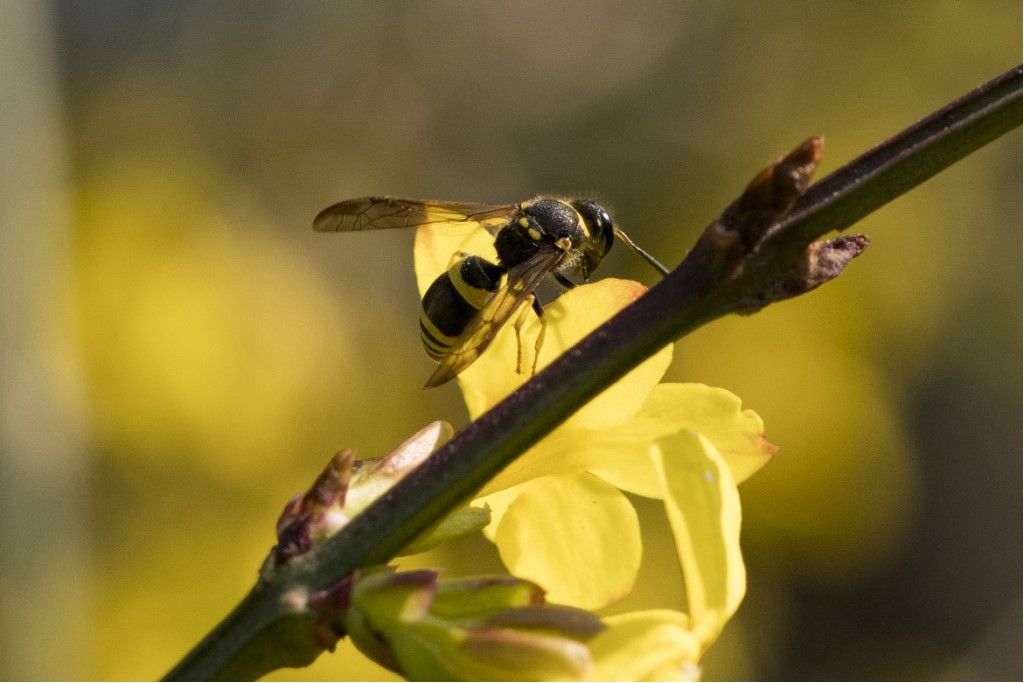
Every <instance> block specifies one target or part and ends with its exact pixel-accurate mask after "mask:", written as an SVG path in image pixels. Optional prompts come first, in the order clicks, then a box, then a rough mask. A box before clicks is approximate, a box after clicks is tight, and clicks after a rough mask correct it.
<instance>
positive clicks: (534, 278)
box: [313, 196, 668, 387]
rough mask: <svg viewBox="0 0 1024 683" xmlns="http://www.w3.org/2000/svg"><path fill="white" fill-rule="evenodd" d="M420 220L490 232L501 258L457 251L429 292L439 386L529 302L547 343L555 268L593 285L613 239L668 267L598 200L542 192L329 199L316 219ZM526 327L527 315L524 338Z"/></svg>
mask: <svg viewBox="0 0 1024 683" xmlns="http://www.w3.org/2000/svg"><path fill="white" fill-rule="evenodd" d="M421 226H434V227H440V226H461V227H463V228H465V229H466V230H479V229H483V230H487V231H488V232H489V233H490V234H491V235H492V236H493V237H494V249H495V251H496V252H497V254H498V259H497V262H493V261H490V260H488V259H486V258H484V257H483V256H478V255H474V254H465V253H462V252H459V253H457V254H454V255H453V257H452V262H451V264H450V266H449V267H448V269H447V270H446V271H444V272H443V273H441V274H440V275H439V276H438V277H437V279H436V280H434V282H433V283H432V284H431V285H430V287H429V288H428V289H427V291H426V293H425V294H424V295H423V301H422V305H421V309H420V337H421V339H422V341H423V347H424V348H425V349H426V351H427V354H428V355H429V356H430V357H431V358H433V359H434V360H436V361H437V362H438V366H437V369H436V370H435V371H434V373H433V374H432V375H431V376H430V378H429V379H428V380H427V384H426V386H427V387H436V386H440V385H441V384H444V383H445V382H447V381H449V380H451V379H452V378H454V377H455V376H456V375H458V374H459V373H460V372H462V371H463V370H465V369H466V367H468V366H469V365H470V364H471V363H472V362H473V361H475V360H476V359H477V358H479V357H480V354H482V353H483V352H484V350H485V349H487V347H488V346H489V345H490V343H491V342H492V341H493V340H494V337H495V335H496V334H497V333H498V331H499V330H500V329H501V328H502V326H503V325H505V323H507V322H508V321H509V320H510V319H511V318H512V316H513V315H515V313H516V312H517V311H519V310H520V309H521V308H522V312H523V313H525V312H526V310H528V309H527V308H523V307H524V305H526V304H527V303H528V304H529V307H530V308H532V309H533V310H534V312H535V313H536V314H537V316H538V317H540V320H541V323H542V325H541V330H540V332H539V334H538V338H537V341H536V348H537V349H540V347H541V344H542V342H543V334H544V326H543V323H544V318H543V307H542V306H541V304H540V303H539V302H538V301H537V297H536V296H534V290H535V289H536V288H537V286H538V285H539V284H540V283H541V281H542V280H543V279H544V278H545V277H546V276H548V275H551V276H552V277H553V278H554V279H555V280H556V281H557V282H558V283H559V284H560V285H562V286H563V287H565V288H567V289H572V288H573V287H575V286H576V284H577V283H576V282H574V281H573V279H572V278H578V279H581V280H583V281H584V282H586V281H587V280H589V279H590V275H591V273H593V272H594V269H596V268H597V266H598V264H600V263H601V260H602V259H603V258H604V257H605V255H607V254H608V251H609V250H610V249H611V247H612V243H613V241H614V238H615V237H618V238H619V239H621V240H622V241H623V242H625V243H626V244H627V245H629V246H630V247H631V248H632V249H633V250H634V251H636V252H637V253H638V254H639V255H640V256H641V257H643V258H644V259H645V260H646V261H647V262H648V263H650V264H651V265H652V266H653V267H654V268H656V269H657V270H658V271H659V272H660V273H661V274H662V275H666V274H667V273H668V271H667V270H666V268H665V267H664V266H663V265H661V264H660V263H659V262H658V261H657V260H656V259H655V258H654V257H653V256H651V255H650V254H648V253H647V252H646V251H644V250H643V249H641V248H640V247H639V246H638V245H637V244H636V243H635V242H633V240H632V239H630V238H629V237H628V236H627V235H626V234H625V233H624V232H622V230H620V229H619V228H618V227H616V225H615V224H614V223H613V222H612V219H611V216H609V215H608V212H607V211H606V210H605V209H604V207H602V206H601V205H600V204H599V203H597V202H596V201H594V200H591V199H563V198H556V197H544V196H541V197H535V198H533V199H530V200H527V201H525V202H521V203H519V204H473V203H462V202H435V201H424V200H419V199H400V198H395V197H361V198H359V199H347V200H345V201H342V202H338V203H337V204H334V205H332V206H329V207H327V208H326V209H324V210H323V211H321V212H320V213H319V214H318V215H317V217H316V219H314V221H313V229H314V230H316V231H318V232H355V231H361V230H385V229H393V228H415V227H421ZM521 324H522V317H521V316H520V320H519V321H517V323H516V334H517V337H518V334H519V328H520V326H521ZM520 341H521V340H520ZM534 366H536V354H535V355H534ZM517 370H518V368H517Z"/></svg>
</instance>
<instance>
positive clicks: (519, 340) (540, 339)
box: [513, 294, 547, 377]
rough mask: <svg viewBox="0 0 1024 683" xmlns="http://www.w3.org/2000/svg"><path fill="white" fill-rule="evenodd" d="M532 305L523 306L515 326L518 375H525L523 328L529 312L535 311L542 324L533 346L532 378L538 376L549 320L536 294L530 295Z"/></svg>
mask: <svg viewBox="0 0 1024 683" xmlns="http://www.w3.org/2000/svg"><path fill="white" fill-rule="evenodd" d="M529 298H530V305H529V306H523V310H522V312H520V313H519V316H518V317H517V318H516V322H515V325H514V326H513V327H514V328H515V331H516V374H518V375H521V374H523V336H522V331H523V327H524V326H525V325H526V322H527V320H529V315H528V313H527V312H528V311H529V310H530V309H533V312H534V313H536V314H537V319H538V321H539V322H540V331H539V332H538V333H537V339H536V340H535V341H534V344H533V364H532V366H531V367H530V376H531V377H532V376H533V375H536V374H537V359H538V358H539V357H540V349H541V346H543V344H544V333H545V331H546V330H547V319H546V318H545V317H544V307H543V306H541V305H540V302H539V301H537V297H536V295H534V294H531V295H530V297H529Z"/></svg>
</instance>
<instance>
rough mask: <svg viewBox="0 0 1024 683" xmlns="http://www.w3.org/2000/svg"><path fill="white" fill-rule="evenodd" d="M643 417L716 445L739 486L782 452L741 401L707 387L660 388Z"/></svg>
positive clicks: (684, 385)
mask: <svg viewBox="0 0 1024 683" xmlns="http://www.w3.org/2000/svg"><path fill="white" fill-rule="evenodd" d="M643 416H644V417H645V418H647V419H652V420H660V421H661V422H663V423H671V424H675V425H678V426H677V429H690V430H693V431H695V432H697V433H698V434H700V435H701V436H703V437H705V438H706V439H707V440H708V441H710V442H711V443H713V444H714V445H715V449H716V450H717V451H718V453H719V455H721V456H722V457H723V458H724V459H725V462H726V463H727V464H728V465H729V471H730V472H731V473H732V477H733V479H735V480H736V483H737V484H739V483H742V482H744V481H746V480H747V479H748V478H749V477H750V475H752V474H754V473H755V472H757V471H758V470H759V469H761V468H762V467H764V466H765V464H766V463H767V462H768V461H769V460H770V459H771V457H772V456H773V455H775V453H776V452H777V451H778V450H779V448H778V446H776V445H775V444H773V443H771V442H770V441H768V439H766V438H765V436H764V422H763V421H762V420H761V417H760V416H759V415H758V414H757V413H755V412H754V411H753V410H749V409H747V410H743V408H742V402H741V401H740V397H739V396H737V395H736V394H734V393H732V392H731V391H727V390H725V389H719V388H717V387H709V386H707V385H706V384H660V385H658V386H657V387H655V388H654V391H652V392H651V394H650V396H649V397H648V400H647V403H646V404H644V407H643Z"/></svg>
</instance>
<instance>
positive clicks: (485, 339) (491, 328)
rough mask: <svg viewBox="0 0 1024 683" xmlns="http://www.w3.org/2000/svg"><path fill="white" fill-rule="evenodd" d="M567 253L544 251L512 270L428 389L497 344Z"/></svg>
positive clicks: (458, 340) (429, 383)
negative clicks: (502, 331)
mask: <svg viewBox="0 0 1024 683" xmlns="http://www.w3.org/2000/svg"><path fill="white" fill-rule="evenodd" d="M564 253H565V252H562V251H559V250H557V249H554V248H547V249H542V250H541V251H539V252H538V253H537V254H536V255H534V256H532V257H531V258H530V259H528V260H527V261H524V262H523V263H520V264H519V265H517V266H514V267H513V268H510V269H509V272H508V280H507V281H506V283H505V286H504V287H503V288H502V289H500V290H499V291H498V293H497V294H495V295H494V296H493V297H491V299H490V300H489V301H488V302H487V303H486V304H485V305H484V307H483V308H482V309H480V311H479V312H478V313H477V315H476V317H475V318H474V319H473V321H472V322H471V323H470V324H469V325H468V326H467V327H466V330H465V332H463V333H462V336H460V337H459V338H458V339H456V340H455V343H454V344H452V348H451V349H450V350H449V351H448V353H447V354H445V356H444V357H443V358H441V362H440V365H438V366H437V369H436V370H435V371H434V374H432V375H431V376H430V379H428V380H427V386H428V387H436V386H440V385H442V384H444V383H445V382H447V381H449V380H451V379H452V378H453V377H455V376H456V375H458V374H459V373H460V372H462V371H463V370H465V369H466V367H467V366H469V364H470V363H472V362H473V361H475V360H476V359H477V358H479V357H480V354H482V353H483V352H484V350H485V349H486V348H487V347H488V346H490V344H491V342H492V341H494V336H495V335H496V334H497V333H498V330H500V329H501V327H502V326H503V325H504V324H505V323H506V322H508V320H509V319H510V318H511V317H512V316H513V315H515V313H516V311H518V310H519V307H520V306H522V305H523V303H524V302H525V301H526V299H527V297H529V296H530V294H532V293H533V290H535V289H536V288H537V285H539V284H540V281H541V280H543V279H544V276H545V275H547V274H548V273H550V272H551V271H552V270H554V268H555V266H556V265H558V261H559V260H560V259H561V258H562V256H563V255H564Z"/></svg>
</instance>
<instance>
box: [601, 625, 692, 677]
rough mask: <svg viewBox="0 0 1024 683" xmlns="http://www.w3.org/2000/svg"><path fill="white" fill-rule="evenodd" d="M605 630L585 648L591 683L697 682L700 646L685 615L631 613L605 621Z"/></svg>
mask: <svg viewBox="0 0 1024 683" xmlns="http://www.w3.org/2000/svg"><path fill="white" fill-rule="evenodd" d="M604 622H605V624H606V625H607V626H608V628H607V629H606V630H604V631H602V632H601V633H599V634H598V635H597V636H596V637H595V638H594V639H593V640H591V641H590V642H589V643H588V645H589V646H590V653H591V656H592V657H593V658H594V668H593V669H592V670H591V674H590V678H591V680H597V681H653V680H676V681H678V680H696V678H697V677H698V676H699V674H700V669H699V668H698V666H697V660H698V657H699V656H700V651H701V647H700V643H699V642H698V641H697V639H696V638H695V637H694V636H693V634H692V633H691V632H690V625H689V620H688V619H687V617H686V615H685V614H682V613H681V612H674V611H671V610H647V611H643V612H631V613H629V614H622V615H618V616H614V617H606V618H605V619H604Z"/></svg>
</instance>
